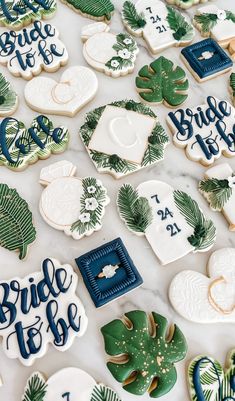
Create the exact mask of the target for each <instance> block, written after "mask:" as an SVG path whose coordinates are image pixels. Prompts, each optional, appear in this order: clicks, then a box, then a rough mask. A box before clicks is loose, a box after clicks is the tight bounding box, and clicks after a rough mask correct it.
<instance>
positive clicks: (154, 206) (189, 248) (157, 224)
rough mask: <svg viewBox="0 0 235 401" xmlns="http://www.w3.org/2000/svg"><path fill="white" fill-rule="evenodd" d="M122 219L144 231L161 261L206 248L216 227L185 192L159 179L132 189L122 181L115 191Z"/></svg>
mask: <svg viewBox="0 0 235 401" xmlns="http://www.w3.org/2000/svg"><path fill="white" fill-rule="evenodd" d="M117 206H118V211H119V214H120V217H121V219H122V220H123V221H124V223H125V224H126V226H127V228H128V229H129V230H130V231H132V232H133V233H135V234H136V235H145V236H146V238H147V240H148V242H149V243H150V245H151V247H152V249H153V251H154V253H155V254H156V256H157V257H158V259H159V260H160V262H161V264H162V265H166V264H168V263H171V262H173V261H175V260H177V259H180V258H182V257H183V256H185V255H187V254H188V253H190V252H206V251H208V250H209V249H210V248H211V247H212V246H213V244H214V242H215V237H216V229H215V226H214V224H213V222H212V221H211V220H207V219H206V217H205V216H204V214H203V212H202V211H201V209H200V208H199V206H198V204H197V203H196V202H195V201H194V200H193V199H192V198H191V197H190V196H189V195H188V194H186V193H185V192H182V191H177V190H174V188H172V187H171V186H170V185H168V184H166V183H165V182H161V181H146V182H143V183H142V184H140V185H139V186H138V187H137V188H136V189H134V188H133V187H132V186H131V185H130V184H124V185H123V186H122V187H121V188H120V190H119V193H118V198H117Z"/></svg>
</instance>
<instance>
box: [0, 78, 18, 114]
mask: <svg viewBox="0 0 235 401" xmlns="http://www.w3.org/2000/svg"><path fill="white" fill-rule="evenodd" d="M17 107H18V96H17V94H16V93H15V92H14V90H13V89H12V87H11V85H10V82H8V80H7V79H6V78H5V77H4V76H3V75H2V74H1V73H0V116H1V117H6V116H11V115H12V114H13V113H14V112H15V111H16V109H17Z"/></svg>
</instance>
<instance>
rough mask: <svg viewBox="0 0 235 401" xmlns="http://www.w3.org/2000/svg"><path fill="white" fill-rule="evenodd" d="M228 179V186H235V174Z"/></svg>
mask: <svg viewBox="0 0 235 401" xmlns="http://www.w3.org/2000/svg"><path fill="white" fill-rule="evenodd" d="M227 180H228V186H229V187H230V188H233V187H234V185H235V176H231V177H228V179H227Z"/></svg>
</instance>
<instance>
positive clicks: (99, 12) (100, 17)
mask: <svg viewBox="0 0 235 401" xmlns="http://www.w3.org/2000/svg"><path fill="white" fill-rule="evenodd" d="M62 2H63V3H64V4H67V5H68V6H69V7H71V8H72V9H73V10H74V11H76V12H78V13H79V14H82V15H83V16H85V17H89V18H91V19H94V20H96V21H105V22H110V20H111V18H112V15H113V13H114V5H113V3H112V1H111V0H62Z"/></svg>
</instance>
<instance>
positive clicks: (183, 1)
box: [166, 0, 210, 10]
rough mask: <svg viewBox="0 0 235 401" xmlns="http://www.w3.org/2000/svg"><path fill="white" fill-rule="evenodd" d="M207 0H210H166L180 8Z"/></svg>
mask: <svg viewBox="0 0 235 401" xmlns="http://www.w3.org/2000/svg"><path fill="white" fill-rule="evenodd" d="M207 1H210V0H166V2H167V3H168V4H171V5H173V6H177V7H179V8H183V9H184V10H186V9H188V8H190V7H192V6H195V5H196V4H199V3H206V2H207Z"/></svg>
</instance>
